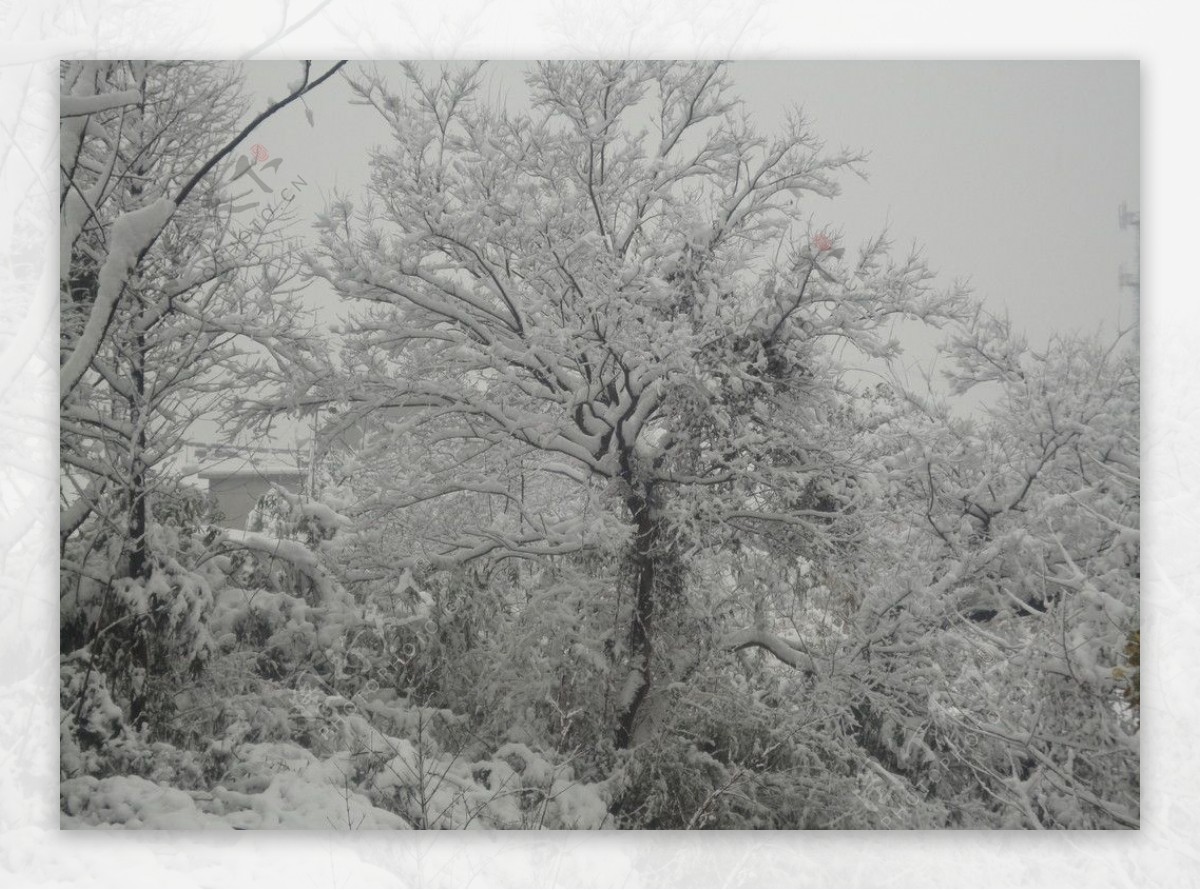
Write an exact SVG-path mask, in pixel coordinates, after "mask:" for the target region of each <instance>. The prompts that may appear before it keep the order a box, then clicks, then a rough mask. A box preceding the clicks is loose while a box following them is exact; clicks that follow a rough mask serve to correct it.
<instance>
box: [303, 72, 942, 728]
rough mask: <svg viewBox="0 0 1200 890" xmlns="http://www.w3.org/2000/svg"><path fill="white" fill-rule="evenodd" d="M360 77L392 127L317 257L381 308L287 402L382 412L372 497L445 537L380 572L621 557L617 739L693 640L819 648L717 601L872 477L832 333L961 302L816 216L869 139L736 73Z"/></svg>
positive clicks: (608, 648)
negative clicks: (777, 102) (526, 108)
mask: <svg viewBox="0 0 1200 890" xmlns="http://www.w3.org/2000/svg"><path fill="white" fill-rule="evenodd" d="M352 83H353V86H354V89H355V91H356V93H357V95H358V96H359V98H360V101H362V102H364V103H367V104H369V105H371V106H372V107H373V108H375V109H376V110H377V111H378V113H379V114H380V115H382V116H383V118H384V119H385V120H386V121H387V122H388V124H389V125H390V126H391V128H392V131H393V135H394V140H395V141H394V144H393V145H391V146H390V147H386V148H384V149H382V150H380V151H378V152H377V153H376V155H375V157H374V159H373V173H372V181H371V186H370V194H369V195H368V197H367V199H366V201H365V202H364V203H363V206H362V210H361V211H359V212H356V211H355V209H354V207H353V206H352V203H351V202H350V201H349V200H341V201H338V202H336V203H335V204H334V205H332V206H331V207H330V208H328V210H327V213H326V215H325V216H324V217H323V218H322V220H321V223H320V230H321V246H320V249H319V250H317V251H315V252H314V254H313V256H312V260H311V262H312V265H313V268H314V270H315V272H316V273H317V274H319V275H321V276H322V277H324V278H326V279H327V280H329V281H330V282H331V283H332V284H333V285H334V286H335V287H336V289H337V290H338V292H339V293H341V294H342V295H343V296H345V297H346V298H347V299H350V300H353V301H355V302H357V303H359V304H361V305H363V306H364V310H363V311H362V312H360V313H359V314H358V315H357V316H356V317H355V320H354V321H353V322H352V323H351V325H350V327H349V329H348V330H347V331H346V338H347V345H346V348H345V351H344V354H343V356H342V362H341V369H342V373H337V374H332V373H331V374H328V375H310V376H307V377H303V378H298V380H297V390H296V392H294V393H293V394H292V395H291V397H290V399H289V404H296V403H300V404H311V405H316V404H325V403H336V404H338V405H340V406H342V407H343V408H344V409H345V410H344V412H343V415H342V416H343V417H344V418H345V422H346V423H348V424H349V423H353V422H355V421H356V419H360V422H363V423H367V422H368V420H367V419H369V423H371V424H373V425H374V426H375V428H376V429H380V430H383V431H384V433H383V435H382V436H376V438H375V441H376V443H377V445H376V450H375V452H374V453H375V454H377V455H380V456H381V457H382V458H383V459H385V460H389V461H391V462H392V464H393V474H394V475H392V477H391V478H390V479H388V480H387V481H386V483H383V484H379V485H377V486H373V491H372V493H371V497H369V498H364V499H363V501H362V502H361V503H360V504H359V505H358V506H359V516H360V517H362V518H365V519H367V520H369V521H367V522H364V525H369V526H370V527H372V528H382V527H384V526H385V525H386V524H387V523H388V522H393V523H400V524H403V523H405V522H406V521H407V522H410V523H412V522H413V520H412V517H413V516H419V517H420V519H419V520H417V521H416V522H415V523H413V525H414V526H419V527H420V528H419V530H418V531H417V532H416V533H415V534H414V535H413V536H412V537H410V538H409V539H408V541H409V548H410V549H409V552H408V553H403V552H402V553H399V554H397V553H396V552H395V550H394V549H393V551H392V554H391V558H390V560H384V561H383V564H381V565H379V566H377V567H376V569H377V571H376V575H378V576H388V575H389V573H390V577H392V578H393V579H395V578H397V577H399V576H400V574H401V573H402V572H404V571H406V570H411V569H412V568H413V567H414V566H422V567H426V568H448V567H452V566H456V565H460V564H462V563H464V562H467V561H470V560H476V559H487V560H489V561H491V562H492V563H495V562H498V561H501V560H505V559H510V558H518V559H553V558H559V557H564V556H566V555H571V554H578V555H586V554H588V553H601V552H615V553H616V559H615V560H610V561H607V562H606V563H605V565H606V569H605V571H606V574H607V581H606V586H607V587H608V590H607V595H606V596H604V598H603V602H604V606H603V609H604V610H605V611H607V612H608V614H609V615H610V616H611V617H610V622H611V624H610V627H609V629H608V630H607V631H604V632H603V636H602V638H601V640H599V641H597V640H592V641H591V642H592V644H593V645H595V644H597V643H600V644H601V651H602V653H603V657H604V658H606V659H607V660H608V663H609V665H610V668H609V670H608V671H607V675H606V677H605V680H604V682H605V683H607V684H611V685H612V686H613V689H612V693H611V696H609V695H606V697H605V701H606V705H605V707H606V708H607V709H608V712H609V714H610V719H611V726H612V732H613V739H614V741H615V744H616V745H617V746H618V747H619V748H623V747H627V746H629V745H631V744H632V743H633V742H634V740H635V736H636V734H637V733H638V731H639V726H640V727H642V732H643V733H647V732H652V730H651V729H650V727H651V725H652V721H649V720H644V719H642V717H643V714H642V708H643V705H644V703H645V702H646V701H647V700H648V698H649V697H650V696H651V695H652V693H653V692H654V690H655V689H656V688H658V687H661V688H663V689H666V688H668V687H670V686H671V684H673V683H676V682H678V681H680V680H681V678H683V677H684V676H685V675H686V674H687V673H688V671H689V670H691V669H692V668H693V666H692V665H691V664H690V662H691V661H694V658H689V657H688V656H687V655H686V653H687V652H689V651H692V652H694V651H695V650H696V649H701V650H704V649H714V648H726V649H735V648H745V647H764V648H766V649H768V650H769V651H771V652H772V653H774V654H775V655H777V656H778V657H780V658H782V659H783V660H785V661H787V662H788V663H789V664H792V665H794V666H799V667H803V666H805V664H806V656H805V655H804V654H803V653H802V652H800V651H799V650H797V649H795V648H793V647H790V646H789V645H788V644H786V643H785V642H783V641H782V640H780V639H779V638H777V637H776V636H774V634H773V633H772V632H771V629H770V628H768V627H766V626H763V625H762V623H761V622H758V623H756V622H755V616H754V614H753V610H752V608H750V609H748V608H746V607H745V606H744V605H743V606H740V607H738V608H734V609H732V610H729V609H727V610H726V611H725V612H724V613H723V612H722V611H721V609H720V607H719V606H718V605H717V601H718V600H719V599H720V598H721V596H722V595H724V597H725V599H726V600H728V599H729V593H730V591H728V590H727V589H725V585H726V582H727V581H728V580H729V579H730V578H732V577H733V575H734V573H735V570H736V569H735V567H736V563H737V562H738V560H739V559H740V558H741V557H740V556H739V554H745V553H748V552H751V551H753V549H754V548H758V547H760V548H764V549H765V550H769V551H770V552H773V553H775V554H776V555H778V556H779V557H780V558H781V559H784V560H785V561H786V560H794V559H795V557H796V556H797V555H798V552H803V551H808V552H811V553H816V552H818V551H828V550H829V549H830V548H832V547H834V546H836V544H837V542H838V541H839V540H840V537H841V536H842V535H843V534H844V530H843V528H842V523H841V522H840V517H843V516H845V515H846V514H847V513H850V512H852V511H853V509H854V508H855V505H856V500H857V498H858V491H857V489H856V484H855V479H854V473H853V471H852V463H853V460H852V454H851V451H850V448H849V447H848V443H846V442H844V441H839V428H838V424H837V423H836V422H835V417H836V415H837V413H838V411H839V404H838V403H839V391H840V388H841V383H840V377H841V374H840V371H839V368H838V366H837V364H836V363H835V362H833V361H832V359H831V357H830V350H829V348H828V347H829V346H830V345H831V344H832V343H834V342H839V343H849V344H851V345H852V346H853V347H855V348H856V349H857V350H859V351H860V352H862V353H865V354H867V355H869V356H876V357H887V356H890V355H892V354H894V352H895V350H896V348H897V347H896V344H895V343H894V342H890V341H889V340H888V339H887V337H886V336H885V335H884V332H885V331H886V330H887V327H886V326H887V324H888V323H889V322H890V320H891V319H893V318H895V317H897V316H907V317H916V318H921V319H925V320H927V321H930V322H939V321H941V320H944V319H947V318H951V317H955V316H956V315H958V314H960V313H961V312H962V311H963V306H964V304H963V297H962V294H960V293H958V292H956V291H954V292H949V293H938V292H935V291H934V290H933V289H932V288H931V287H930V279H931V273H930V272H929V271H928V269H927V268H926V266H925V265H924V263H923V262H922V260H921V259H920V258H919V257H918V256H915V255H911V256H908V257H906V258H903V259H901V260H899V261H894V260H892V259H890V257H889V255H888V252H887V251H888V244H887V242H886V241H885V240H884V239H882V238H880V239H877V240H874V241H872V242H870V243H868V244H866V245H864V247H863V249H862V250H861V252H860V253H859V254H858V255H857V256H847V255H846V251H845V249H844V248H843V247H842V246H840V244H839V239H838V237H837V236H836V235H834V234H831V233H830V232H829V231H827V230H825V229H823V228H814V227H812V226H811V224H810V222H809V217H808V214H810V213H811V211H810V210H809V205H808V199H810V198H813V197H825V198H829V197H833V196H834V195H836V194H837V192H838V185H837V177H838V175H839V174H842V173H846V172H854V171H856V169H857V166H858V164H859V161H860V158H859V157H858V156H857V155H854V154H852V153H848V152H837V153H826V152H825V151H824V149H823V146H822V145H821V143H820V142H819V141H818V140H817V138H816V137H815V136H814V135H813V134H812V133H811V132H810V131H809V129H808V126H807V124H806V122H805V121H804V120H803V119H802V118H801V117H800V116H799V115H798V114H796V115H793V116H791V117H790V118H789V119H788V123H787V125H786V127H785V128H784V130H783V132H782V133H780V134H779V135H777V136H763V135H759V134H758V133H756V132H755V131H754V130H753V128H752V127H751V126H750V124H749V123H748V122H747V121H746V120H745V119H744V117H743V116H741V115H740V114H739V112H738V104H737V102H736V101H735V100H734V99H733V98H732V97H731V96H730V95H729V84H728V81H727V76H726V73H725V71H724V70H723V68H722V66H721V65H719V64H668V63H635V62H611V63H607V62H601V63H547V64H540V65H538V66H537V67H536V68H535V69H534V70H533V71H532V72H531V73H530V75H529V77H528V86H529V90H530V97H531V101H532V105H533V111H532V113H529V114H514V113H509V112H507V111H506V110H504V109H503V108H496V107H490V106H489V105H488V104H487V103H485V102H483V101H480V98H479V96H478V91H477V84H478V80H477V70H476V69H473V68H472V69H468V70H464V71H461V72H459V73H452V72H445V73H443V74H442V75H441V76H440V77H435V78H432V79H428V78H425V77H423V76H422V75H421V73H420V72H418V71H417V70H416V69H415V68H412V67H409V68H407V69H406V85H405V87H404V88H403V90H402V92H400V93H397V92H395V91H393V89H392V88H391V86H390V85H389V83H388V81H387V79H386V78H385V77H384V76H382V75H380V74H373V75H367V76H364V77H362V78H359V79H355V80H353V81H352ZM433 502H436V503H437V504H438V505H439V506H438V508H437V509H436V510H433V509H429V510H425V511H420V512H417V513H413V512H412V511H413V509H414V508H415V507H416V506H417V505H419V504H430V503H433ZM455 505H457V508H456V507H455ZM788 548H796V551H797V552H793V553H787V552H786V551H787V550H788ZM700 552H706V553H708V554H710V557H711V558H710V559H709V561H708V562H707V566H708V568H709V569H710V576H709V577H707V578H703V577H700V576H699V575H698V574H697V573H696V572H695V571H694V569H693V568H692V567H691V566H690V565H689V560H688V558H687V557H688V556H690V555H693V554H696V553H700ZM748 599H749V598H746V597H743V598H742V599H741V602H742V603H743V604H744V603H745V602H747V601H748ZM730 621H732V622H735V624H734V625H733V626H725V624H726V622H730Z"/></svg>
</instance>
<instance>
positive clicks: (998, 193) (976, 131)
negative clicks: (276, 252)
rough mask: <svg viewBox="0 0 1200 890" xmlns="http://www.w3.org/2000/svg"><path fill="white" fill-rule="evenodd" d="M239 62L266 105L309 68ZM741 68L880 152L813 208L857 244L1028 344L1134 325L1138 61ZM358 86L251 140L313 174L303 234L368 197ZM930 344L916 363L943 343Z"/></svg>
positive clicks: (503, 75)
mask: <svg viewBox="0 0 1200 890" xmlns="http://www.w3.org/2000/svg"><path fill="white" fill-rule="evenodd" d="M379 64H380V67H381V68H382V69H384V70H387V68H388V66H393V67H395V68H396V69H398V67H399V66H398V65H396V63H394V62H390V63H389V62H382V63H379ZM431 68H432V66H431ZM527 68H528V64H527V63H520V62H497V63H491V64H490V65H489V66H488V68H487V69H485V71H486V72H487V74H486V81H485V82H486V92H485V95H487V96H489V97H491V98H493V99H499V98H501V97H503V99H504V100H505V101H507V102H508V104H509V105H510V107H515V108H521V107H524V106H525V102H524V93H525V86H524V82H523V74H524V71H525V70H527ZM245 70H246V76H247V88H248V90H249V91H250V93H251V95H252V96H254V98H255V103H254V104H255V108H260V107H261V106H262V103H263V102H264V101H265V100H266V99H267V98H279V97H281V96H282V95H284V93H285V91H286V84H287V83H288V82H289V81H291V80H293V79H294V78H295V77H296V75H297V73H298V71H299V65H298V64H297V63H288V62H250V63H245ZM320 70H323V69H320ZM399 77H400V74H399V71H398V70H397V71H396V78H397V80H399ZM731 78H732V81H733V87H734V92H735V94H737V95H739V96H740V97H741V98H742V99H743V100H744V102H745V105H746V108H747V110H748V111H749V113H750V114H751V116H752V117H753V119H754V120H755V122H756V124H757V126H758V127H759V129H760V130H761V131H763V132H765V133H770V132H772V131H773V130H775V129H776V128H777V126H778V125H779V124H780V123H781V121H782V119H783V116H784V115H785V114H786V113H787V111H788V110H789V109H790V108H794V107H797V106H799V107H802V108H803V109H804V111H805V113H806V116H807V117H808V118H809V119H810V121H811V124H812V127H813V129H814V130H815V132H816V133H817V134H818V135H819V136H820V137H821V138H822V139H824V140H825V142H826V144H827V145H828V147H829V148H830V149H838V148H840V147H843V146H845V147H849V148H853V149H859V150H863V151H866V152H868V153H869V161H868V164H867V167H866V172H867V175H868V180H867V181H862V180H859V179H857V178H854V177H847V178H846V179H844V181H843V183H842V184H843V194H842V195H841V196H840V197H838V198H836V199H834V200H833V201H826V200H824V199H813V200H812V202H811V204H810V208H811V212H812V213H813V215H814V218H815V220H816V222H817V223H818V224H819V225H828V226H829V227H831V228H834V229H838V228H840V229H842V230H843V231H844V232H845V235H846V241H847V243H848V244H850V245H856V244H857V243H859V242H860V241H861V240H862V239H863V238H865V237H867V236H870V235H873V234H875V233H876V232H877V231H878V230H880V229H882V228H883V227H884V226H887V228H888V230H889V232H890V234H891V236H892V237H893V239H894V241H895V242H896V248H897V250H906V249H907V248H908V246H909V245H910V244H912V243H914V242H915V243H917V244H919V245H921V246H922V247H923V248H924V250H925V253H926V256H927V257H928V260H929V262H930V265H931V266H932V267H933V268H934V269H935V270H938V271H939V273H940V275H941V280H942V282H943V283H945V284H949V283H950V282H952V281H953V280H954V279H969V280H970V282H971V284H972V286H973V288H974V290H975V292H976V293H977V294H978V295H980V296H981V297H983V298H984V299H985V300H986V302H987V304H988V305H989V307H990V308H992V309H993V310H995V311H998V312H1004V311H1007V312H1008V313H1009V314H1010V316H1011V318H1012V319H1013V321H1014V322H1015V323H1016V324H1017V326H1018V327H1019V328H1020V329H1023V330H1025V331H1026V332H1027V333H1028V334H1029V335H1030V336H1031V338H1032V339H1034V340H1035V341H1042V340H1044V339H1045V337H1046V336H1047V335H1048V334H1049V333H1051V332H1055V331H1069V330H1081V331H1084V332H1091V331H1094V330H1095V329H1096V328H1097V327H1098V326H1100V325H1103V326H1104V327H1105V328H1106V329H1108V330H1109V331H1113V330H1115V329H1116V327H1117V325H1119V324H1120V325H1127V324H1128V323H1129V322H1130V321H1131V319H1132V315H1133V297H1132V295H1131V294H1130V292H1129V291H1128V290H1127V289H1126V290H1123V289H1122V288H1121V287H1120V286H1119V284H1118V273H1119V269H1120V266H1121V264H1122V263H1124V264H1126V265H1127V266H1130V267H1132V262H1133V254H1134V246H1133V233H1132V232H1129V231H1125V232H1122V231H1121V230H1120V228H1119V226H1118V222H1117V218H1118V206H1119V205H1120V204H1121V202H1123V201H1124V202H1128V204H1129V206H1130V207H1131V208H1135V209H1136V208H1139V206H1140V204H1139V132H1140V127H1139V89H1140V84H1139V64H1138V63H1137V62H1094V61H1090V62H978V61H968V62H861V61H855V62H826V61H822V62H736V63H732V65H731ZM350 97H351V93H350V91H349V89H348V87H347V86H346V84H345V83H344V82H343V81H342V80H341V79H340V78H336V79H334V80H333V81H331V82H329V83H327V84H325V85H324V86H322V87H321V88H320V89H319V90H317V91H316V92H315V93H313V94H312V97H311V98H310V99H309V102H308V107H309V110H311V111H312V114H313V123H312V124H310V123H309V122H308V120H307V119H306V116H305V109H304V108H303V107H301V106H298V105H297V106H293V107H291V108H289V109H287V110H285V111H284V112H282V113H281V114H280V115H277V116H276V117H275V118H273V119H272V120H271V121H269V122H268V123H267V124H266V125H264V126H263V127H262V128H261V129H260V130H259V131H258V133H257V134H256V135H255V136H254V137H253V138H252V139H251V140H250V142H251V143H258V144H261V145H262V146H263V147H264V148H265V149H266V150H267V151H268V152H269V153H270V155H271V156H272V157H274V158H280V159H282V164H281V165H280V168H279V170H278V171H277V172H278V173H279V174H280V179H281V180H289V181H290V180H293V179H295V178H296V177H301V178H303V179H304V180H306V181H307V183H308V185H307V186H305V187H304V188H302V189H300V190H299V192H298V197H297V199H296V201H295V203H294V207H295V209H296V212H297V214H298V221H297V223H296V227H295V234H296V235H297V236H304V235H307V234H308V232H309V231H310V227H309V222H308V220H309V219H311V218H312V217H313V215H315V213H316V212H318V211H319V210H320V209H321V208H322V207H323V206H324V202H325V199H326V197H327V196H328V195H329V194H330V193H331V192H332V190H333V189H335V188H338V189H341V190H343V191H345V192H346V193H347V194H349V195H350V196H351V197H357V196H358V195H360V194H361V190H362V186H363V184H364V183H365V182H366V178H367V172H368V162H369V149H370V147H372V146H374V145H377V144H380V143H386V142H387V140H388V132H387V129H386V127H385V126H384V125H383V124H382V122H381V121H380V119H379V117H378V115H377V114H376V112H375V111H374V110H373V109H370V108H367V107H363V106H358V105H351V104H350V103H349V99H350ZM320 286H321V287H326V285H323V284H322V285H320ZM920 339H921V340H922V341H923V342H918V343H914V344H913V347H914V348H913V350H912V351H913V354H914V355H916V356H918V357H922V356H925V355H927V354H928V352H927V350H928V348H929V344H930V343H931V342H933V338H931V337H926V336H922V337H921V338H920Z"/></svg>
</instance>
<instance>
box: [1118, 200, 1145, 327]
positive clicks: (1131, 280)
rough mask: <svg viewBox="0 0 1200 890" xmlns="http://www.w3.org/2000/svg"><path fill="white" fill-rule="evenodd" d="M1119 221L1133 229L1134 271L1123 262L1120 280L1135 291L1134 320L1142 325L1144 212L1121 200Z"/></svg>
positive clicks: (1124, 228)
mask: <svg viewBox="0 0 1200 890" xmlns="http://www.w3.org/2000/svg"><path fill="white" fill-rule="evenodd" d="M1117 222H1118V223H1119V224H1120V226H1121V231H1122V232H1124V231H1125V230H1126V229H1133V271H1132V272H1129V271H1127V270H1126V269H1125V264H1124V263H1122V264H1121V268H1120V274H1119V277H1118V280H1119V281H1120V283H1121V287H1127V288H1129V289H1130V290H1131V291H1132V292H1133V321H1134V324H1136V325H1138V326H1139V327H1141V318H1142V214H1141V212H1140V211H1138V210H1130V209H1129V208H1128V207H1127V206H1126V205H1125V202H1124V201H1122V202H1121V207H1120V209H1119V210H1118V213H1117Z"/></svg>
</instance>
